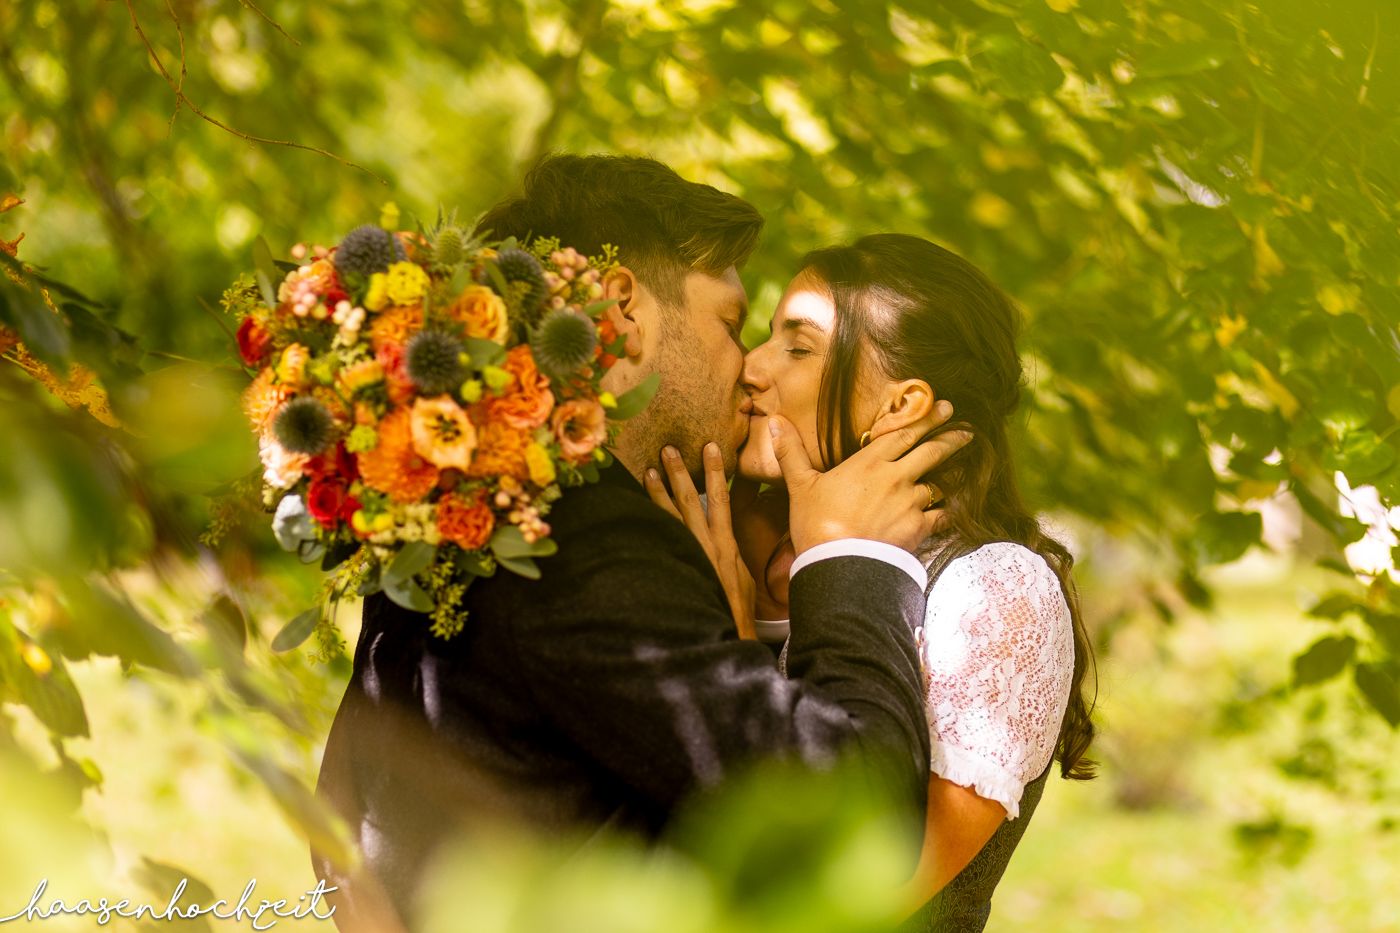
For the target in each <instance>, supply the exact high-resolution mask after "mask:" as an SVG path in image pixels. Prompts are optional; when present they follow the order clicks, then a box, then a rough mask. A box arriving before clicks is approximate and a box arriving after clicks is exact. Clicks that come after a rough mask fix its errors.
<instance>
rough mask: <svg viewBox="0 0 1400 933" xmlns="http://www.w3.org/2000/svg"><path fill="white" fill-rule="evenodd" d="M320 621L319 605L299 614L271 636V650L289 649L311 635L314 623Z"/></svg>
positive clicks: (314, 627) (314, 628) (314, 626)
mask: <svg viewBox="0 0 1400 933" xmlns="http://www.w3.org/2000/svg"><path fill="white" fill-rule="evenodd" d="M320 621H321V607H320V606H316V607H314V608H312V609H308V610H306V611H305V612H303V613H301V614H299V615H298V616H297V617H296V618H295V619H293V620H292V621H290V622H288V623H287V624H286V625H284V626H282V631H280V632H278V633H277V634H276V635H275V636H274V637H273V639H272V650H273V651H291V650H292V649H293V648H295V647H297V646H298V645H300V644H301V643H302V642H304V641H306V640H307V639H308V638H310V637H311V633H312V632H314V631H315V630H316V624H317V623H318V622H320Z"/></svg>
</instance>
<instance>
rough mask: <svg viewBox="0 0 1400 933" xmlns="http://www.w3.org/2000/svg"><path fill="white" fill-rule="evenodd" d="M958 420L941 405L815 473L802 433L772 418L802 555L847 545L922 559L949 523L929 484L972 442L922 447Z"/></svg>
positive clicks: (956, 438)
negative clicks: (885, 548) (857, 541)
mask: <svg viewBox="0 0 1400 933" xmlns="http://www.w3.org/2000/svg"><path fill="white" fill-rule="evenodd" d="M952 416H953V406H952V405H950V404H948V402H947V401H946V400H942V401H939V402H938V404H937V405H936V406H935V407H934V410H933V411H932V412H930V413H929V414H928V415H925V416H924V417H923V418H920V419H919V420H917V421H915V422H913V423H912V424H910V425H907V426H905V427H902V428H899V429H897V430H895V431H891V432H889V433H888V434H885V435H883V436H881V437H877V438H875V439H874V440H872V441H871V442H870V444H869V445H868V446H866V447H863V448H861V449H860V450H857V451H856V452H855V453H853V454H851V456H849V457H847V458H846V459H845V460H844V461H842V462H841V463H839V464H837V465H836V466H835V467H833V468H831V469H830V470H827V471H826V472H825V473H823V472H820V471H818V470H817V469H816V468H814V467H813V466H812V464H811V461H810V460H809V459H808V457H807V452H806V450H805V449H803V447H802V441H801V438H800V437H798V434H797V431H796V429H795V428H793V426H792V425H791V424H790V423H788V422H787V421H786V420H784V419H783V418H782V417H781V416H778V415H774V416H771V417H770V418H769V421H768V425H769V428H770V430H771V431H772V432H773V451H774V453H775V454H776V455H777V457H778V463H779V465H780V466H781V467H782V468H783V481H784V483H785V484H786V486H787V490H788V498H789V499H790V500H791V512H790V529H791V532H792V543H793V547H794V549H795V550H796V551H797V553H798V554H799V555H800V554H802V553H803V552H804V551H806V550H808V549H809V548H812V547H815V546H816V545H818V544H823V543H825V542H827V541H835V540H838V539H843V538H864V539H867V540H870V541H882V542H885V543H886V544H893V545H895V546H896V547H901V548H903V549H905V550H906V551H909V552H911V553H912V552H915V551H917V550H918V548H919V546H920V545H922V544H923V543H924V541H926V540H928V538H929V536H930V535H932V534H933V533H934V532H936V531H938V530H939V529H940V528H942V526H943V524H944V523H945V521H946V517H945V515H944V510H943V509H940V508H932V507H931V506H932V505H933V503H934V501H935V500H936V499H937V498H941V493H940V492H939V491H938V490H937V489H934V488H931V487H930V486H928V485H927V484H925V483H924V482H923V477H924V476H926V475H927V474H929V473H931V472H932V471H933V470H934V469H935V468H936V467H937V466H938V465H939V464H941V463H943V462H944V461H945V460H947V459H948V458H949V457H951V456H952V455H953V454H955V453H956V452H957V451H958V450H960V449H961V448H962V447H963V446H965V445H966V444H967V443H968V442H969V441H970V440H972V435H971V433H969V432H967V431H948V432H945V433H943V434H940V435H938V436H937V437H934V438H933V439H931V440H925V439H924V438H926V437H927V436H928V434H929V433H930V432H932V431H933V430H934V429H935V428H937V427H938V426H939V425H942V424H943V423H945V422H946V421H947V420H948V419H949V418H951V417H952Z"/></svg>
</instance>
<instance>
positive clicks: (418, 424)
mask: <svg viewBox="0 0 1400 933" xmlns="http://www.w3.org/2000/svg"><path fill="white" fill-rule="evenodd" d="M412 426H413V449H414V451H416V452H417V453H418V455H419V456H420V457H422V458H423V459H424V460H427V461H428V462H429V463H431V464H433V465H434V466H436V467H439V468H443V469H446V468H447V467H456V468H457V469H459V470H465V469H466V468H467V466H468V465H469V464H470V463H471V460H472V454H473V453H474V452H475V451H476V428H475V427H474V426H473V425H472V423H471V421H470V420H469V419H468V418H467V413H466V412H465V411H464V410H463V409H462V407H461V406H460V405H458V404H457V403H456V402H454V401H453V400H452V396H450V395H439V396H438V397H437V398H420V399H418V400H417V401H415V402H414V403H413V421H412Z"/></svg>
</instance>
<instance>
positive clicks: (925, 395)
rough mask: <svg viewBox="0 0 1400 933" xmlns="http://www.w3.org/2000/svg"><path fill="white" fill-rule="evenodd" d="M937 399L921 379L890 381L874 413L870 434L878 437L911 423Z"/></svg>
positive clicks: (931, 408) (928, 409) (924, 413)
mask: <svg viewBox="0 0 1400 933" xmlns="http://www.w3.org/2000/svg"><path fill="white" fill-rule="evenodd" d="M937 401H938V396H937V395H935V394H934V392H933V389H932V388H931V387H930V386H929V384H928V383H927V382H924V381H923V380H922V379H905V380H904V381H902V382H892V383H890V384H889V386H888V387H887V388H886V389H885V392H884V393H883V396H882V399H881V402H880V408H879V410H878V411H877V412H876V414H875V423H874V424H872V425H871V427H870V436H871V437H879V436H880V435H882V434H888V433H889V432H891V431H897V430H899V429H900V428H902V427H905V426H906V425H910V424H913V423H914V422H915V421H918V420H919V419H920V418H922V417H924V416H925V415H927V414H928V413H929V412H931V411H933V405H934V403H935V402H937Z"/></svg>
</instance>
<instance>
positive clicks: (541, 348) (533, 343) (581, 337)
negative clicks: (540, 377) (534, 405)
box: [530, 308, 598, 379]
mask: <svg viewBox="0 0 1400 933" xmlns="http://www.w3.org/2000/svg"><path fill="white" fill-rule="evenodd" d="M597 346H598V331H597V328H595V327H594V326H593V322H592V321H591V320H589V319H588V318H587V317H585V316H584V315H582V314H578V313H577V312H574V311H569V310H566V309H564V308H560V309H559V310H557V311H551V312H549V314H547V315H545V318H544V320H543V321H541V322H540V326H539V329H538V330H536V331H535V333H534V336H532V337H531V338H530V352H531V353H532V354H533V355H534V357H535V364H536V365H537V366H538V367H539V368H540V372H542V373H544V374H545V375H546V376H549V377H550V378H551V379H562V378H564V377H566V376H569V375H571V374H572V373H576V372H578V371H579V370H580V369H581V368H583V366H584V365H585V364H586V363H587V362H588V361H589V360H591V359H593V351H594V349H595V348H596V347H597Z"/></svg>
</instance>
